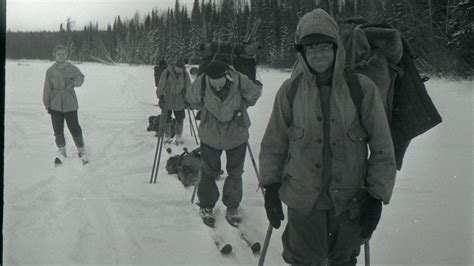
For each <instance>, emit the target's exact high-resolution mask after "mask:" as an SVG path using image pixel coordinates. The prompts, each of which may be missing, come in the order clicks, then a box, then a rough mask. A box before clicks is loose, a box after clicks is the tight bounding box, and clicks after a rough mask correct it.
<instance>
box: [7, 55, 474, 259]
mask: <svg viewBox="0 0 474 266" xmlns="http://www.w3.org/2000/svg"><path fill="white" fill-rule="evenodd" d="M49 65H51V62H44V61H7V63H6V99H5V109H6V110H5V162H4V163H5V172H4V177H5V179H4V180H5V181H4V182H5V183H4V195H5V196H4V204H5V205H4V222H3V238H4V243H3V246H4V250H3V261H4V263H5V265H19V264H57V265H66V264H153V265H171V264H188V265H189V264H193V265H194V264H200V265H224V264H247V265H256V264H257V261H258V256H254V255H253V254H252V253H251V252H250V250H249V249H248V247H247V246H246V244H245V243H244V242H243V241H242V240H241V239H240V238H239V237H238V236H237V234H236V233H235V232H234V231H233V230H232V229H231V228H230V227H228V233H227V237H228V239H229V241H230V242H231V244H232V245H233V246H234V252H233V254H232V255H230V256H228V257H223V256H221V255H220V254H219V253H218V252H217V250H216V248H215V246H214V244H213V242H212V239H211V237H210V235H209V233H208V229H207V228H206V227H205V226H204V225H203V224H202V223H201V222H200V219H199V217H198V215H197V208H196V206H195V205H193V204H191V203H190V198H191V194H192V189H184V188H183V187H182V185H181V183H180V182H179V181H178V180H177V179H176V177H175V176H170V175H168V174H167V173H166V171H165V169H164V161H165V160H166V159H167V158H168V155H167V154H164V160H162V165H161V167H160V171H159V176H158V182H157V184H149V179H150V172H151V167H152V161H153V155H154V150H155V145H156V138H155V137H154V134H153V133H151V132H146V130H145V129H146V127H147V125H148V121H147V117H148V116H149V115H153V114H157V113H158V110H157V107H155V106H153V104H154V103H156V98H155V92H154V82H153V70H152V67H151V66H128V65H119V66H105V65H101V64H94V63H84V64H80V65H78V66H79V67H80V69H81V70H82V72H83V73H84V74H85V76H86V82H85V83H84V85H83V86H82V87H81V88H78V89H77V94H78V98H79V106H80V111H79V119H80V123H81V125H82V128H83V132H84V138H85V141H86V145H87V149H88V152H89V157H90V164H88V165H86V166H83V165H82V164H81V163H80V161H79V159H78V158H77V156H76V155H75V148H74V146H73V144H72V143H73V142H72V139H71V137H70V135H69V132H68V131H67V130H66V132H67V133H66V135H67V137H66V140H67V141H68V146H67V148H68V151H69V154H70V155H71V156H70V158H68V159H67V160H66V162H65V165H64V167H60V168H54V166H53V158H54V155H55V150H56V148H55V145H54V139H53V132H52V128H51V123H50V118H49V116H48V114H47V113H46V111H45V110H44V108H43V106H42V85H43V81H44V75H45V72H46V69H47V68H48V67H49ZM258 74H259V76H260V77H261V79H262V81H263V84H264V93H263V96H262V98H261V99H260V100H259V102H258V103H257V105H256V106H255V107H252V108H251V110H250V115H251V118H252V122H253V125H252V127H251V139H250V145H251V148H252V150H253V153H254V155H255V156H256V157H258V156H257V155H258V153H259V144H260V140H261V138H262V134H263V131H264V129H265V126H266V123H267V119H268V116H269V113H270V110H271V107H272V104H273V98H274V94H275V92H276V90H277V89H278V88H279V86H280V84H281V83H282V82H283V80H285V79H286V78H287V77H288V76H289V73H287V72H281V71H278V70H268V69H259V71H258ZM427 85H428V87H429V93H430V95H431V97H432V99H433V101H434V102H435V104H436V105H437V107H438V109H439V111H440V113H441V114H442V116H443V118H444V122H443V123H442V124H441V125H439V126H437V127H436V128H434V129H433V130H431V131H429V132H428V133H426V134H425V135H423V136H421V137H418V138H417V139H415V140H414V141H413V142H412V144H411V147H410V148H409V150H408V153H407V155H406V159H405V164H404V168H403V171H401V172H399V173H398V177H397V182H396V187H395V191H394V195H393V198H392V203H391V204H390V205H388V206H385V207H384V211H383V217H382V221H381V223H380V225H379V228H378V230H377V231H376V234H375V236H374V238H373V239H372V241H371V259H372V263H373V264H377V265H394V264H398V265H406V264H410V265H422V264H424V265H434V264H438V265H455V264H456V265H469V264H473V255H472V253H473V250H474V244H473V235H474V226H473V203H474V202H473V199H474V198H473V194H472V193H473V192H472V191H473V181H472V179H473V124H472V121H473V100H474V92H473V87H474V86H473V83H472V82H450V81H446V80H437V79H432V80H431V81H429V82H428V84H427ZM186 122H187V120H186ZM188 126H189V123H185V129H184V130H185V131H184V132H185V136H184V138H185V146H188V147H189V148H190V149H192V148H194V147H195V146H196V144H195V143H194V139H193V138H192V137H191V135H190V134H189V132H190V131H189V127H188ZM243 178H244V199H243V202H242V207H243V210H244V211H245V214H246V216H247V217H248V222H249V223H252V224H253V225H254V228H255V230H256V231H257V233H256V237H258V238H260V239H261V241H262V242H263V239H264V236H265V232H266V228H267V225H268V223H267V220H266V217H265V212H264V208H263V200H262V195H261V192H260V191H258V192H257V191H256V188H257V179H256V177H255V172H254V170H253V168H252V164H251V161H250V158H247V161H246V166H245V173H244V177H243ZM219 185H220V186H222V181H220V182H219ZM217 207H218V209H219V210H220V212H221V213H222V212H223V211H224V208H223V205H222V203H221V202H219V204H218V206H217ZM222 225H223V226H226V225H224V224H222ZM281 233H282V229H280V230H276V231H275V230H274V232H273V236H272V239H271V244H270V248H269V251H268V254H267V259H266V262H267V264H268V265H284V262H283V261H282V259H281V256H280V254H281V250H282V246H281V239H280V237H281ZM362 257H363V256H361V258H360V263H361V265H362V264H363V258H362Z"/></svg>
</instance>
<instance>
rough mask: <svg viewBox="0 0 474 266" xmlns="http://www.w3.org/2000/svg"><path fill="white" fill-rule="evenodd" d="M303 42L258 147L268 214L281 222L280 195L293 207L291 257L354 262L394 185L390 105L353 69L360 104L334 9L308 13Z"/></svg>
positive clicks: (297, 261)
mask: <svg viewBox="0 0 474 266" xmlns="http://www.w3.org/2000/svg"><path fill="white" fill-rule="evenodd" d="M295 44H296V45H295V48H296V50H297V51H298V53H297V56H298V61H297V63H296V64H295V67H294V69H293V73H292V76H291V77H290V78H289V79H288V80H286V81H285V82H284V83H283V84H282V86H281V87H280V89H279V91H278V92H277V94H276V97H275V102H274V106H273V111H272V113H271V115H270V119H269V122H268V125H267V128H266V130H265V133H264V136H263V139H262V142H261V146H260V154H259V164H260V165H259V166H260V167H259V169H260V186H261V187H263V188H264V190H265V203H264V205H265V211H266V214H267V218H268V220H269V222H270V224H271V225H272V226H273V227H274V228H279V227H280V225H281V222H282V221H283V220H284V218H285V217H284V214H283V208H282V202H284V203H285V204H286V205H287V207H288V211H287V224H286V227H285V230H284V232H283V234H282V244H283V253H282V256H283V260H284V261H285V262H286V263H288V264H291V265H328V264H330V265H356V263H357V256H358V255H359V253H360V245H361V243H363V242H365V241H367V240H368V239H369V238H370V237H371V235H372V233H373V232H374V230H375V228H376V226H377V223H378V221H379V219H380V215H381V210H382V202H383V203H385V204H388V203H389V201H390V198H391V195H392V191H393V187H394V182H395V175H396V164H395V155H394V149H393V143H392V138H391V135H390V128H389V126H388V122H387V117H386V115H385V109H384V106H383V103H382V101H381V98H380V96H379V91H378V88H377V86H376V85H375V83H374V82H373V81H372V80H371V79H369V78H368V77H367V76H364V75H360V74H352V75H353V78H354V79H356V80H357V81H358V83H359V84H360V87H361V90H362V92H363V99H362V102H361V106H360V113H359V112H358V110H357V109H356V106H355V105H354V104H353V101H352V99H351V95H350V91H349V87H348V82H347V81H346V76H345V71H344V66H345V50H344V46H343V45H342V41H341V39H340V37H339V27H338V25H337V23H336V21H335V20H334V19H333V18H332V17H331V16H330V15H329V14H328V13H327V12H325V11H324V10H322V9H315V10H313V11H311V12H309V13H307V14H305V15H304V16H303V17H302V18H301V19H300V21H299V23H298V26H297V29H296V33H295ZM295 84H296V85H295ZM290 93H293V94H290ZM289 95H293V96H292V98H290V96H289ZM369 149H370V153H369ZM369 154H370V157H369V156H368V155H369Z"/></svg>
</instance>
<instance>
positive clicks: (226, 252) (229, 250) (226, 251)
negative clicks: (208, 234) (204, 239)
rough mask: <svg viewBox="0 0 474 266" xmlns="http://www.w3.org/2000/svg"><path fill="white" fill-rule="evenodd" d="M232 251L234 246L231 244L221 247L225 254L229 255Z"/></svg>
mask: <svg viewBox="0 0 474 266" xmlns="http://www.w3.org/2000/svg"><path fill="white" fill-rule="evenodd" d="M231 252H232V246H231V245H230V244H225V245H224V247H222V249H221V253H222V254H225V255H227V254H229V253H231Z"/></svg>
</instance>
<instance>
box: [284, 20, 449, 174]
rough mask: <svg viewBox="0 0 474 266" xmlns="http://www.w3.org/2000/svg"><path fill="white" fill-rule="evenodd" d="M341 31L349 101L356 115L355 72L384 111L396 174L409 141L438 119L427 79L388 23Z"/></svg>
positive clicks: (353, 24)
mask: <svg viewBox="0 0 474 266" xmlns="http://www.w3.org/2000/svg"><path fill="white" fill-rule="evenodd" d="M340 29H341V31H340V36H341V40H342V42H343V44H344V48H345V50H346V55H347V56H346V64H345V71H344V75H345V79H346V83H347V86H348V87H349V92H350V95H351V98H352V101H353V103H354V105H355V107H356V110H357V112H358V114H359V117H360V115H361V104H362V99H363V93H362V88H361V85H360V82H359V79H358V77H357V75H356V73H360V74H364V75H366V76H367V77H369V78H370V79H372V80H373V81H374V83H375V84H376V85H377V87H378V89H379V94H380V97H381V99H382V102H383V105H384V108H385V111H386V115H387V120H388V122H389V125H390V130H391V137H392V141H393V144H394V151H395V159H396V164H397V169H398V170H400V169H401V167H402V162H403V157H404V155H405V152H406V150H407V148H408V145H409V143H410V141H411V139H413V138H414V137H416V136H418V135H420V134H422V133H424V132H426V131H427V130H429V129H431V128H432V127H434V126H436V125H437V124H439V123H440V122H441V121H442V119H441V116H440V115H439V113H438V111H437V110H436V108H435V106H434V104H433V102H432V101H431V99H430V97H429V95H428V93H427V91H426V87H425V86H424V84H423V83H424V82H425V81H426V80H427V79H426V78H422V77H421V75H420V73H419V71H418V69H417V68H416V66H415V64H414V62H413V59H414V57H413V56H412V55H411V51H410V49H409V47H408V44H407V43H406V41H405V40H404V39H403V38H402V37H401V36H400V33H399V32H398V31H397V30H395V29H393V28H391V27H390V26H389V25H387V24H373V23H369V22H368V21H367V20H365V19H363V18H349V19H347V20H346V21H344V23H343V24H342V25H340ZM302 76H303V74H300V75H299V76H296V77H295V78H294V79H293V81H292V83H291V85H290V89H289V91H288V94H287V97H288V102H289V103H290V106H291V107H292V105H293V101H294V98H295V95H296V91H297V88H298V87H299V84H300V82H301V79H302Z"/></svg>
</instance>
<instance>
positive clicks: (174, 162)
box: [166, 148, 201, 187]
mask: <svg viewBox="0 0 474 266" xmlns="http://www.w3.org/2000/svg"><path fill="white" fill-rule="evenodd" d="M200 167H201V151H200V148H196V149H194V150H193V151H191V152H188V150H187V149H186V150H185V151H184V152H183V153H182V154H179V155H175V156H173V157H170V158H169V159H168V161H166V171H167V172H168V174H178V179H179V181H181V183H182V184H183V186H185V187H188V186H192V185H195V184H197V183H198V182H199V175H198V174H199V169H200Z"/></svg>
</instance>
